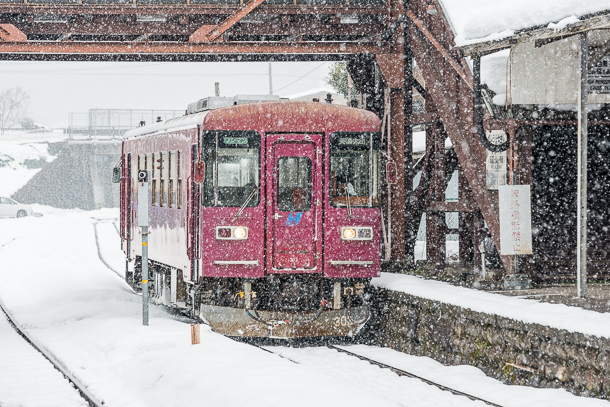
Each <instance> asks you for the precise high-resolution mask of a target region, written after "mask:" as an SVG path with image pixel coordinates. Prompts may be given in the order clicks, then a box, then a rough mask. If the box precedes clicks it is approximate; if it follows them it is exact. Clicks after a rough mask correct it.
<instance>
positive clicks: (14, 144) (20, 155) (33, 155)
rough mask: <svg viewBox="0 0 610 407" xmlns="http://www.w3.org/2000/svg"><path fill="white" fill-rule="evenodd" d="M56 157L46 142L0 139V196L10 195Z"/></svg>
mask: <svg viewBox="0 0 610 407" xmlns="http://www.w3.org/2000/svg"><path fill="white" fill-rule="evenodd" d="M55 158H56V157H54V156H52V155H51V154H50V153H49V143H48V142H36V141H31V142H22V141H5V140H0V196H5V197H8V196H11V195H12V194H14V193H15V192H17V190H19V188H21V187H22V186H24V185H25V184H27V182H28V181H29V180H30V179H31V178H32V177H33V176H34V175H35V174H36V173H37V172H39V171H40V169H41V168H42V165H43V164H44V163H45V162H47V163H48V162H51V161H53V160H54V159H55Z"/></svg>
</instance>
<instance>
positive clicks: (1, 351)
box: [0, 311, 88, 407]
mask: <svg viewBox="0 0 610 407" xmlns="http://www.w3.org/2000/svg"><path fill="white" fill-rule="evenodd" d="M87 405H88V404H87V402H86V401H85V400H84V399H83V398H82V397H81V396H80V395H79V394H78V392H77V391H76V390H75V389H74V387H72V385H71V384H70V382H69V381H68V380H66V378H64V376H63V375H62V374H61V373H60V372H59V371H57V370H56V369H55V367H53V365H52V364H51V363H50V362H49V361H48V360H46V359H45V358H44V356H42V354H40V353H39V352H38V351H37V350H36V349H34V348H33V347H32V346H30V345H29V344H28V343H27V342H26V341H25V339H23V338H22V337H21V336H19V334H18V333H17V332H16V331H15V330H14V329H13V328H12V327H11V326H10V325H9V322H8V320H7V319H6V316H5V315H4V313H2V312H1V311H0V406H7V407H9V406H20V407H73V406H87Z"/></svg>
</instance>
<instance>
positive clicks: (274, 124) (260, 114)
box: [124, 101, 380, 139]
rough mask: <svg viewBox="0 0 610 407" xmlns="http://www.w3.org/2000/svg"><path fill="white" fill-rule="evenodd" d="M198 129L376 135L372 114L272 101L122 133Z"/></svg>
mask: <svg viewBox="0 0 610 407" xmlns="http://www.w3.org/2000/svg"><path fill="white" fill-rule="evenodd" d="M198 125H200V126H202V128H203V129H207V130H258V131H264V132H266V133H269V132H282V133H283V132H299V133H303V132H312V133H322V132H330V131H379V130H380V120H379V118H378V117H377V116H376V115H375V114H374V113H372V112H369V111H367V110H363V109H357V108H353V107H347V106H340V105H333V104H328V103H319V102H304V101H273V102H262V103H249V104H243V105H235V106H229V107H223V108H219V109H215V110H208V111H205V112H200V113H195V114H190V115H185V116H181V117H175V118H173V119H169V120H166V121H164V122H159V123H154V124H151V125H148V126H143V127H138V128H136V129H133V130H129V131H127V132H126V133H125V136H124V138H126V139H128V138H134V137H138V136H144V135H149V134H154V133H163V132H167V131H175V130H181V129H189V128H193V127H197V126H198Z"/></svg>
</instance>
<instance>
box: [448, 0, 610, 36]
mask: <svg viewBox="0 0 610 407" xmlns="http://www.w3.org/2000/svg"><path fill="white" fill-rule="evenodd" d="M440 2H441V4H442V6H443V8H444V10H445V14H446V15H447V18H448V19H449V21H450V22H451V25H452V27H453V30H454V32H455V34H456V37H455V42H456V45H457V46H463V45H468V44H473V43H479V42H485V41H492V40H499V39H502V38H505V37H509V36H511V35H513V34H515V31H517V30H520V29H524V28H529V27H534V26H540V25H544V26H549V28H556V29H557V28H562V25H563V24H552V23H557V22H560V21H562V20H565V21H564V22H565V23H573V22H575V21H578V19H577V18H576V17H578V16H583V15H587V14H592V13H597V12H601V11H605V10H610V0H535V1H532V0H512V1H506V0H440Z"/></svg>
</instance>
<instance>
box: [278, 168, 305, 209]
mask: <svg viewBox="0 0 610 407" xmlns="http://www.w3.org/2000/svg"><path fill="white" fill-rule="evenodd" d="M277 208H278V209H279V210H280V211H285V212H287V211H297V212H306V211H308V210H310V209H311V159H310V158H309V157H281V158H280V159H278V160H277Z"/></svg>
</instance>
